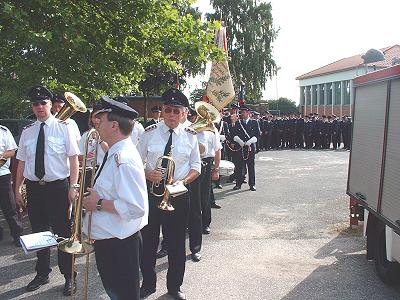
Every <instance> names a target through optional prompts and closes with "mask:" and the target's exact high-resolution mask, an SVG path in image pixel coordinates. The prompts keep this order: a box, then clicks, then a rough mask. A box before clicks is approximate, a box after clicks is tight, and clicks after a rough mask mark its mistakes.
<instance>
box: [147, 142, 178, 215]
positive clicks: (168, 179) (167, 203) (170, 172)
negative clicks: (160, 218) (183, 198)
mask: <svg viewBox="0 0 400 300" xmlns="http://www.w3.org/2000/svg"><path fill="white" fill-rule="evenodd" d="M172 148H173V147H172V146H171V151H170V152H169V153H168V155H164V156H161V157H159V158H158V159H157V162H156V170H158V171H161V174H162V179H161V182H153V183H152V184H151V187H150V193H152V194H153V195H154V196H156V197H163V198H162V200H161V202H160V204H159V205H158V208H159V209H161V210H166V211H173V210H175V208H174V207H173V206H172V205H171V197H170V195H169V192H168V190H167V185H168V184H172V181H173V180H174V173H175V161H174V160H173V159H172ZM163 161H166V162H167V165H166V167H163V166H162V162H163ZM156 190H159V191H162V193H161V192H158V191H156Z"/></svg>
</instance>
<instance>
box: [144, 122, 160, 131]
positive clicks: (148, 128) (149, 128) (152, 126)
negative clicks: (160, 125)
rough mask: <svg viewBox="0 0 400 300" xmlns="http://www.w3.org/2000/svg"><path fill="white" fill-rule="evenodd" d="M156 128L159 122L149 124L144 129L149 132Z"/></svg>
mask: <svg viewBox="0 0 400 300" xmlns="http://www.w3.org/2000/svg"><path fill="white" fill-rule="evenodd" d="M156 128H157V124H153V125H150V126H147V127H146V128H145V129H144V131H145V132H149V131H152V130H153V129H156Z"/></svg>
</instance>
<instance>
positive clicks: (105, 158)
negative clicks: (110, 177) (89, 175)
mask: <svg viewBox="0 0 400 300" xmlns="http://www.w3.org/2000/svg"><path fill="white" fill-rule="evenodd" d="M107 158H108V151H107V152H106V154H104V158H103V162H102V163H101V166H100V169H99V172H97V174H96V177H95V178H94V181H93V185H94V184H95V183H96V180H97V178H99V176H100V173H101V170H103V167H104V165H105V164H106V161H107Z"/></svg>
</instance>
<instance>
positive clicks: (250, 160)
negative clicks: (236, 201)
mask: <svg viewBox="0 0 400 300" xmlns="http://www.w3.org/2000/svg"><path fill="white" fill-rule="evenodd" d="M245 148H248V147H245ZM238 152H239V155H241V159H238V165H237V166H236V165H235V173H236V175H235V176H236V185H239V186H240V185H242V183H243V181H244V178H245V176H244V175H243V169H246V167H247V171H248V173H249V186H255V185H256V174H255V169H254V158H255V153H254V151H253V149H251V151H250V152H247V151H246V150H244V151H243V153H242V151H238ZM247 155H248V156H247ZM243 156H244V157H243ZM245 158H247V159H245ZM236 167H237V171H236Z"/></svg>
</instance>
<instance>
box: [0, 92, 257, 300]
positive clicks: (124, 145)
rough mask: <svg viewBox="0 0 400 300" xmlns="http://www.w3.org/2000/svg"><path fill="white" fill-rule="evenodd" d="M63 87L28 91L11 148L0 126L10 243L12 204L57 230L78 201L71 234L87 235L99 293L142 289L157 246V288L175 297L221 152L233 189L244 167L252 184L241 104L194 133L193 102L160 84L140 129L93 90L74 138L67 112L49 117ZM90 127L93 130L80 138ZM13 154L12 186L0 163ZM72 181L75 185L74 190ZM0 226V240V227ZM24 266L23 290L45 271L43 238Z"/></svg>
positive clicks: (207, 220)
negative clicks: (163, 273) (28, 270)
mask: <svg viewBox="0 0 400 300" xmlns="http://www.w3.org/2000/svg"><path fill="white" fill-rule="evenodd" d="M66 95H67V94H63V93H52V92H51V91H50V90H48V89H47V88H46V87H44V86H35V87H33V88H31V89H30V91H29V93H28V96H29V98H30V100H31V108H32V111H33V114H34V116H35V117H36V122H34V123H32V124H31V125H28V126H26V127H25V128H24V130H23V131H22V134H21V137H20V140H19V145H18V146H17V145H16V143H15V141H14V139H13V137H12V135H11V133H10V131H9V130H8V129H7V128H6V127H4V126H2V127H0V133H1V136H0V138H1V143H0V151H1V157H0V162H4V164H3V165H2V166H1V168H0V204H1V209H2V211H3V214H4V216H5V219H6V221H7V223H8V225H9V227H10V233H11V235H12V237H13V238H14V243H15V245H16V246H17V247H19V246H21V244H20V239H19V237H20V236H21V234H22V231H23V228H22V224H21V220H20V218H19V217H18V214H17V212H18V211H20V210H22V209H26V211H27V214H28V217H29V221H30V225H31V228H32V232H34V233H35V232H43V231H48V230H52V232H53V233H54V234H55V235H57V236H58V237H60V239H64V240H65V239H68V238H69V237H70V236H71V230H72V228H73V226H74V224H73V223H74V213H73V205H74V203H75V204H76V201H77V199H81V201H82V205H83V207H84V208H85V210H86V214H85V215H84V217H83V223H82V226H83V232H84V233H85V234H86V235H89V234H90V238H91V240H93V241H94V242H93V247H94V254H95V257H96V264H97V269H98V272H99V274H100V278H101V281H102V283H103V286H104V289H105V291H106V293H107V294H108V296H109V297H110V299H139V298H145V297H147V296H149V295H150V294H152V293H154V292H155V291H156V282H157V275H156V269H155V267H156V258H157V257H161V256H164V255H168V272H167V290H168V294H169V295H170V296H171V297H172V298H173V299H186V296H185V294H184V293H183V292H182V290H181V286H182V284H183V279H184V273H185V262H186V245H185V243H186V235H187V234H188V236H189V248H190V251H191V258H192V260H193V261H195V262H198V261H200V260H201V258H202V257H201V254H200V251H201V248H202V235H203V234H210V232H211V229H210V224H211V220H212V218H211V208H220V206H219V205H218V204H217V203H216V202H215V198H214V194H213V187H212V181H214V182H215V183H216V185H217V186H220V185H219V173H220V170H219V167H220V162H221V157H226V158H228V157H229V158H230V159H231V160H232V161H233V162H234V164H235V166H236V168H235V173H234V174H233V175H232V180H235V181H236V185H235V187H234V189H235V190H237V189H240V188H241V186H242V184H243V183H244V182H245V176H246V173H247V174H248V182H249V186H250V190H252V191H255V190H256V188H255V171H254V157H255V153H256V144H257V142H259V139H260V136H261V131H260V129H259V126H258V123H257V121H255V120H252V119H251V118H250V116H251V110H250V109H249V108H248V107H246V106H242V107H240V114H239V113H238V111H239V108H237V110H236V112H235V113H234V114H233V115H232V116H231V117H230V118H229V121H227V122H225V121H224V119H222V121H221V122H219V123H218V124H215V126H214V125H212V126H211V128H208V129H207V130H197V131H195V130H194V129H192V127H191V125H192V123H191V122H190V121H189V120H188V116H189V118H190V117H192V118H193V121H195V122H196V120H195V119H196V117H197V114H196V112H194V111H193V110H192V109H190V108H189V101H188V99H187V98H186V96H185V95H184V94H183V93H182V92H180V91H179V90H177V89H174V88H172V89H169V90H167V91H165V92H164V93H163V95H162V100H163V101H164V104H163V106H162V107H159V106H155V107H153V108H152V113H153V119H152V120H151V121H150V122H149V123H148V124H146V129H144V128H143V126H142V125H141V124H140V123H139V122H137V121H135V120H134V119H135V118H137V117H138V113H137V112H136V111H135V110H134V109H133V108H131V107H129V106H128V105H127V101H126V99H125V98H124V97H116V98H114V99H112V98H110V97H108V96H102V97H101V99H100V103H99V104H98V105H95V107H93V110H92V112H91V114H90V117H89V130H88V131H86V132H84V133H83V134H82V136H81V135H80V132H79V128H78V126H77V125H76V123H75V122H74V121H73V120H72V119H70V118H69V116H68V117H65V118H58V116H59V115H62V110H63V108H64V106H65V105H66V103H67V102H69V101H70V99H66V97H67V96H66ZM67 100H68V101H67ZM221 113H222V112H221ZM161 115H162V116H163V119H161V118H160V117H161ZM206 115H207V114H206ZM92 128H94V129H96V131H97V132H98V134H99V137H98V138H94V137H92V135H91V134H92V133H93V130H92ZM226 148H229V150H226ZM15 153H16V159H17V161H18V165H17V170H16V176H15V180H14V186H15V188H14V191H13V189H12V185H11V174H10V170H9V164H10V158H11V157H13V156H15ZM171 160H172V161H173V167H172V166H171ZM85 161H86V165H83V162H85ZM92 162H94V163H92ZM92 165H95V168H94V169H93V168H90V167H91V166H92ZM80 170H81V171H80ZM82 170H86V171H87V174H86V177H85V178H86V179H85V180H86V182H83V181H82V178H80V177H82V176H81V175H80V173H81V174H82ZM92 172H95V173H92ZM88 174H89V176H88ZM92 174H93V178H94V180H93V184H92V185H91V184H88V181H89V178H90V176H91V175H92ZM80 184H81V185H82V184H84V185H85V186H86V190H87V191H88V193H87V194H85V195H79V190H80V189H79V185H80ZM23 187H26V201H25V198H24V196H23ZM174 191H175V192H174ZM176 191H179V192H176ZM82 194H83V193H82ZM161 203H163V206H162V207H163V209H160V205H161ZM75 225H76V224H75ZM161 232H162V243H161V244H162V247H161V250H160V251H158V250H159V244H160V243H159V242H160V233H161ZM0 233H1V236H0V238H3V236H2V233H3V230H2V229H1V230H0ZM57 253H58V266H59V270H60V272H61V274H63V275H64V277H65V284H64V289H63V294H64V295H66V296H68V295H72V294H74V293H75V292H76V277H77V273H76V272H75V271H74V268H73V263H72V261H73V256H72V255H71V254H69V253H68V251H64V250H62V249H61V248H59V249H58V251H57ZM35 271H36V276H35V277H34V278H33V280H32V281H30V282H29V283H28V285H27V286H26V290H27V291H28V292H30V291H34V290H37V289H39V288H40V287H41V286H43V285H45V284H47V283H48V282H49V280H50V277H49V274H50V272H51V271H52V269H51V267H50V249H49V248H46V249H42V250H40V251H37V261H36V267H35ZM140 273H141V274H142V282H141V284H140V276H139V274H140Z"/></svg>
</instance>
